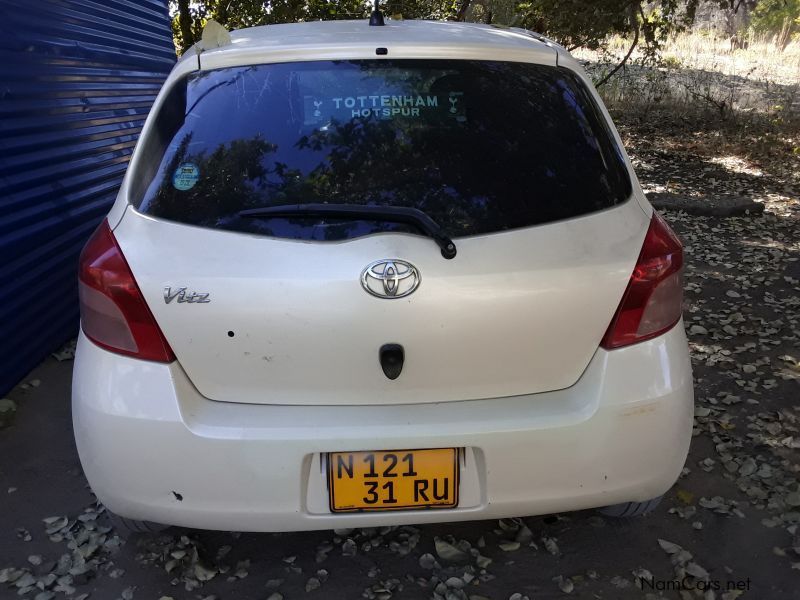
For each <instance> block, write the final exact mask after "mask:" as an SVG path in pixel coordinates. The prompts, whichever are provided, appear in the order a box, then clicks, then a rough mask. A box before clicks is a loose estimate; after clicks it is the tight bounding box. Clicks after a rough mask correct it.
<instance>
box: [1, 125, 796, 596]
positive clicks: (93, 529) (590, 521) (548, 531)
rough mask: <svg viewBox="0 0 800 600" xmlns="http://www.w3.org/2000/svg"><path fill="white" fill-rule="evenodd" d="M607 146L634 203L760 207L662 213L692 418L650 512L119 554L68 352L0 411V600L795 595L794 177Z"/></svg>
mask: <svg viewBox="0 0 800 600" xmlns="http://www.w3.org/2000/svg"><path fill="white" fill-rule="evenodd" d="M622 130H623V134H624V136H625V138H626V143H627V144H628V146H629V147H630V148H632V153H633V156H634V159H635V161H636V165H637V171H638V172H639V175H640V178H641V179H642V182H643V185H644V186H645V188H646V190H647V191H652V192H664V191H667V192H674V193H681V194H685V195H689V196H693V197H697V200H698V202H702V199H703V196H704V195H706V196H711V195H719V194H728V195H746V196H748V197H752V198H754V199H756V200H757V201H759V202H762V203H764V204H765V206H766V211H765V212H764V214H763V215H759V216H749V215H745V216H741V217H734V218H718V217H702V216H688V215H686V214H684V213H667V214H666V217H667V218H668V220H669V221H671V222H672V223H673V225H674V226H675V228H676V230H677V231H678V233H679V234H680V235H681V237H682V238H683V240H684V242H685V244H686V252H687V261H688V268H687V277H686V291H687V293H686V296H687V298H686V310H685V320H686V328H687V331H688V333H689V337H690V343H691V352H692V359H693V363H694V368H695V377H696V398H697V408H696V427H695V438H694V440H693V444H692V449H691V454H690V456H689V458H688V460H687V463H686V468H685V471H684V474H683V476H682V477H681V479H680V480H679V481H678V482H677V483H676V484H675V486H674V487H673V488H672V490H670V492H669V493H668V494H667V497H666V499H665V501H664V502H663V503H662V504H661V505H660V507H659V508H658V509H657V510H656V512H655V513H654V514H652V515H649V516H647V517H643V518H638V519H633V520H628V521H614V520H608V519H605V518H601V517H599V516H597V515H596V514H595V513H593V512H592V511H586V512H579V513H567V514H561V515H551V516H543V517H527V518H520V519H513V520H506V521H501V522H497V521H485V522H469V523H462V524H456V525H439V526H424V527H417V528H414V527H400V528H384V529H361V530H353V531H333V532H332V531H320V532H311V533H297V534H236V533H227V532H225V533H223V532H201V531H186V530H184V531H175V532H170V533H169V534H168V535H164V536H160V537H156V538H140V539H130V540H128V541H123V540H121V539H120V538H118V537H117V536H116V535H115V534H114V531H113V530H111V528H110V527H109V525H108V522H107V520H106V517H105V515H104V514H103V513H102V507H100V506H97V505H96V504H95V503H94V498H93V496H92V494H91V492H90V491H89V489H88V488H87V486H86V482H85V480H84V478H83V475H82V472H81V468H80V464H79V462H78V458H77V454H76V451H75V447H74V442H73V439H72V430H71V422H70V415H69V385H70V375H71V366H72V364H71V361H70V360H69V358H68V355H69V350H68V349H67V351H65V352H64V354H63V355H61V356H59V359H60V360H59V359H56V358H50V359H48V360H46V361H45V362H44V363H43V364H42V365H41V366H40V367H38V368H37V369H36V370H35V371H34V372H33V373H31V374H30V375H29V377H28V378H27V380H26V383H25V384H23V385H21V386H19V387H17V388H16V389H15V390H13V391H12V392H11V393H10V394H9V396H8V398H9V399H11V400H12V401H13V402H14V403H15V404H16V405H17V406H18V410H17V411H16V418H15V419H14V420H13V422H12V423H11V424H10V425H8V426H6V427H5V428H4V429H0V499H1V500H0V598H16V597H19V596H18V595H17V594H20V595H21V597H23V598H35V599H36V600H49V599H51V598H64V597H70V598H73V599H83V598H86V597H87V596H86V594H89V597H91V598H92V599H100V600H106V599H109V600H115V599H117V598H122V599H124V600H131V599H137V600H138V599H148V600H158V599H160V598H162V597H167V598H173V599H175V600H179V599H206V600H211V599H218V600H248V599H252V600H267V599H269V600H279V599H280V598H286V599H287V600H290V599H292V598H315V597H316V598H361V597H364V598H381V599H389V598H392V599H403V598H406V599H412V598H437V599H439V598H444V599H447V600H458V599H463V598H469V599H470V600H479V599H481V598H493V599H501V600H522V599H523V598H526V597H527V598H530V599H533V598H556V597H558V598H561V597H567V596H572V597H578V598H609V599H626V598H643V597H652V598H657V597H666V598H685V599H688V598H704V599H705V600H710V599H712V598H723V599H725V600H729V599H733V598H738V597H742V598H753V599H783V598H800V572H798V571H799V570H800V531H798V522H799V521H800V487H799V485H798V473H799V472H800V458H799V453H798V448H800V432H799V431H800V430H799V427H800V423H798V418H799V417H800V402H798V391H799V390H800V387H799V386H798V380H800V344H798V331H799V330H800V326H799V324H798V319H799V318H800V309H799V307H798V305H800V292H799V290H800V262H798V259H799V258H800V202H798V193H797V190H798V186H797V181H796V177H797V172H798V169H797V161H796V160H794V159H792V160H786V161H783V162H780V161H765V162H764V163H763V164H760V163H759V162H758V161H757V160H753V159H752V158H748V159H744V158H742V156H741V155H737V154H731V153H727V152H723V151H720V152H716V153H714V152H709V151H708V150H707V149H708V148H709V147H710V146H713V144H711V145H710V146H709V144H708V143H707V142H708V139H706V140H705V142H706V143H705V145H703V144H700V146H702V147H697V144H695V143H694V142H692V143H687V141H691V140H693V139H694V138H693V137H692V135H691V134H689V133H686V132H681V131H676V132H675V135H673V136H672V137H670V136H666V137H665V136H663V135H661V136H660V137H659V138H658V139H659V141H658V143H657V144H656V143H655V142H653V141H652V140H654V139H655V137H654V136H653V135H651V134H652V132H650V131H648V130H647V129H646V128H643V127H641V126H634V125H630V126H628V125H623V127H622ZM704 148H705V149H704ZM7 408H8V404H7V403H6V409H7ZM2 409H3V407H2V406H0V424H2V423H3V422H4V419H5V420H6V421H7V420H9V419H8V417H7V416H6V417H3V413H2ZM8 412H9V411H8V410H6V413H5V414H6V415H7V414H8Z"/></svg>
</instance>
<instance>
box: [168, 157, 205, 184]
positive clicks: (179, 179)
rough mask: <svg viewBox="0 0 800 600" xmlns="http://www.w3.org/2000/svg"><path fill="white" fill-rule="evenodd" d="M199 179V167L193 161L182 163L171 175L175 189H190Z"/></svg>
mask: <svg viewBox="0 0 800 600" xmlns="http://www.w3.org/2000/svg"><path fill="white" fill-rule="evenodd" d="M198 179H200V169H199V168H198V167H197V165H196V164H194V163H188V162H187V163H183V164H182V165H180V166H179V167H178V168H177V169H175V174H174V175H173V176H172V185H173V187H174V188H175V189H176V190H181V191H186V190H190V189H192V188H193V187H194V185H195V184H196V183H197V180H198Z"/></svg>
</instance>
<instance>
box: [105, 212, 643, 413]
mask: <svg viewBox="0 0 800 600" xmlns="http://www.w3.org/2000/svg"><path fill="white" fill-rule="evenodd" d="M647 224H648V220H647V217H646V216H645V215H644V213H643V212H642V211H641V209H640V208H639V206H638V205H637V204H636V203H635V202H630V201H629V202H627V203H624V204H622V205H620V206H617V207H614V208H612V209H608V210H605V211H601V212H597V213H592V214H590V215H586V216H583V217H580V218H574V219H567V220H564V221H559V222H555V223H548V224H545V225H539V226H535V227H528V228H524V229H518V230H513V231H506V232H500V233H493V234H490V235H481V236H474V237H469V238H462V239H458V240H456V245H457V247H458V255H457V256H456V258H454V259H453V260H446V259H444V258H443V257H442V256H441V254H440V252H439V248H438V247H437V246H436V244H435V243H434V242H433V241H432V240H431V239H429V238H426V237H422V236H418V235H412V234H405V233H384V234H374V235H370V236H365V237H360V238H356V239H351V240H347V241H342V242H305V241H293V240H286V239H280V238H271V237H266V236H257V235H249V234H244V233H238V232H227V231H220V230H214V229H208V228H200V227H192V226H188V225H183V224H178V223H172V222H168V221H164V220H160V219H153V218H150V217H148V216H145V215H141V214H139V213H137V212H136V211H134V210H133V209H129V212H128V214H126V216H125V217H124V218H123V219H122V222H121V223H120V224H119V226H118V227H117V228H116V230H115V231H114V235H115V237H116V239H117V242H118V243H119V245H120V248H121V249H122V252H123V254H124V255H125V257H126V259H127V261H128V264H129V265H130V267H131V270H132V272H133V274H134V277H136V280H137V282H138V284H139V288H140V289H141V290H142V293H143V294H144V297H145V299H146V300H147V303H148V305H149V306H150V309H151V311H152V312H153V315H154V316H155V318H156V321H157V322H158V324H159V326H160V327H161V330H162V331H163V332H164V335H165V337H166V339H167V340H168V341H169V343H170V345H171V347H172V349H173V351H174V352H175V355H176V356H177V357H178V361H179V362H180V363H181V365H182V367H183V369H184V370H185V371H186V373H187V375H188V376H189V378H190V379H191V381H192V383H193V384H194V385H195V386H196V387H197V389H198V390H199V391H200V393H202V394H203V395H204V396H206V397H207V398H210V399H213V400H222V401H231V402H251V403H262V404H374V403H381V404H414V403H426V402H447V401H455V400H473V399H478V398H499V397H505V396H516V395H520V394H532V393H537V392H544V391H550V390H556V389H562V388H565V387H568V386H570V385H572V384H573V383H574V382H575V381H576V380H577V379H578V377H580V375H581V373H582V372H583V370H584V369H585V368H586V365H588V364H589V360H590V359H591V357H592V355H594V353H595V351H596V349H597V347H598V345H599V343H600V340H601V339H602V337H603V334H604V333H605V330H606V328H607V327H608V324H609V323H610V322H611V318H612V316H613V314H614V311H615V310H616V308H617V305H618V304H619V301H620V299H621V298H622V294H623V293H624V291H625V288H626V286H627V283H628V280H629V278H630V273H631V271H632V270H633V266H634V264H635V262H636V259H637V257H638V254H639V248H640V247H641V244H642V240H643V239H644V235H645V232H646V230H647ZM385 258H391V259H401V260H404V261H408V262H410V263H411V264H413V265H414V266H416V268H417V269H418V270H419V273H420V277H421V283H420V285H419V287H418V289H417V290H416V291H415V292H414V293H413V294H411V295H409V296H407V297H404V298H394V299H382V298H376V297H374V296H372V295H370V294H368V293H367V292H365V290H364V289H362V287H361V273H362V271H363V270H364V269H365V268H366V267H367V266H368V265H369V264H370V263H372V262H374V261H376V260H381V259H385ZM184 287H186V288H187V290H188V291H190V292H197V293H203V294H208V297H207V300H208V302H206V303H187V302H184V303H179V302H169V303H167V302H166V301H165V297H164V293H165V290H166V289H169V290H173V291H174V290H177V289H181V288H184ZM229 332H230V333H229ZM384 344H401V345H402V346H403V347H404V349H405V365H404V368H403V372H402V374H401V375H400V377H398V378H397V379H396V380H390V379H388V378H387V377H386V376H385V375H384V373H383V371H382V369H381V366H380V363H379V356H378V353H379V349H380V348H381V346H383V345H384Z"/></svg>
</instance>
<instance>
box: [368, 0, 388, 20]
mask: <svg viewBox="0 0 800 600" xmlns="http://www.w3.org/2000/svg"><path fill="white" fill-rule="evenodd" d="M379 3H380V0H375V7H374V8H373V9H372V14H371V15H370V16H369V24H370V27H383V25H384V23H383V13H382V12H381V9H380V8H379V7H378V4H379Z"/></svg>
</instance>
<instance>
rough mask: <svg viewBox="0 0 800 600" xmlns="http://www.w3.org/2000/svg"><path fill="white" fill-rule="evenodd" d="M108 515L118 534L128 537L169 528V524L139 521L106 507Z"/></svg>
mask: <svg viewBox="0 0 800 600" xmlns="http://www.w3.org/2000/svg"><path fill="white" fill-rule="evenodd" d="M106 515H108V520H109V522H110V524H111V526H112V527H113V528H114V531H115V532H116V534H117V535H118V536H119V537H121V538H123V539H127V538H129V537H131V536H133V535H140V534H147V535H152V534H154V533H160V532H162V531H164V530H165V529H169V525H162V524H161V523H153V522H152V521H137V520H136V519H128V518H126V517H121V516H119V515H118V514H115V513H113V512H111V511H110V510H108V509H107V508H106Z"/></svg>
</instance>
